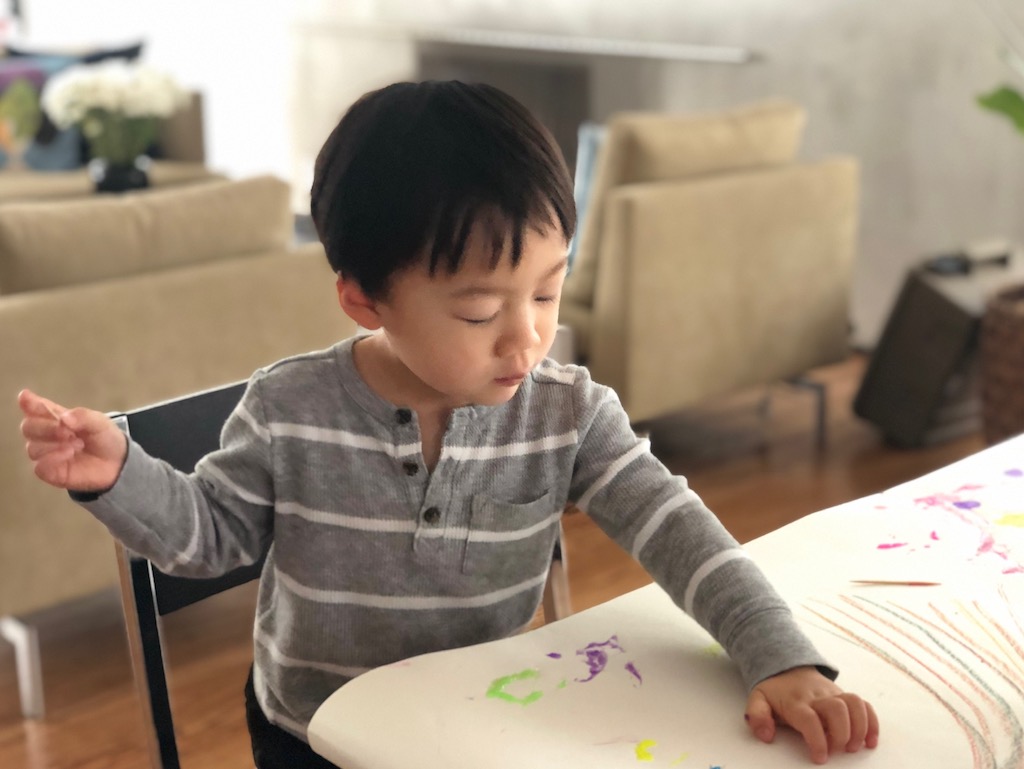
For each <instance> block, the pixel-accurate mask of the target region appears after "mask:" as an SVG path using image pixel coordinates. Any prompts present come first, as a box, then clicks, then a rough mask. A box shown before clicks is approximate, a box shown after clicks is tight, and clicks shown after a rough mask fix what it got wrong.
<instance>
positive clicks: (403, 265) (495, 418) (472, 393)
mask: <svg viewBox="0 0 1024 769" xmlns="http://www.w3.org/2000/svg"><path fill="white" fill-rule="evenodd" d="M312 214H313V219H314V222H315V224H316V227H317V231H318V234H319V236H320V240H321V241H322V243H323V245H324V247H325V249H326V253H327V258H328V260H329V261H330V263H331V266H332V267H333V268H334V270H335V272H336V273H337V275H338V297H339V302H340V304H341V307H342V309H343V310H344V311H345V312H346V313H347V314H348V315H349V316H350V317H351V318H353V319H354V320H355V321H357V322H358V323H359V324H360V325H361V326H362V327H364V328H367V329H370V330H380V331H381V333H379V334H374V335H370V336H360V337H357V338H355V339H348V340H345V341H343V342H340V343H339V344H337V345H335V346H334V347H332V348H331V349H328V350H324V351H320V352H314V353H310V354H307V355H302V356H297V357H294V358H289V359H286V360H284V361H280V362H278V363H276V364H274V365H271V366H268V367H267V368H265V369H261V370H260V371H257V372H256V373H255V374H254V375H253V377H252V379H251V380H250V382H249V386H248V388H247V391H246V393H245V395H244V396H243V398H242V401H241V403H240V405H239V406H238V408H237V409H236V410H235V412H234V413H233V414H232V416H231V417H230V419H229V420H228V422H227V424H226V425H225V427H224V431H223V434H222V445H221V448H220V450H219V451H216V452H214V453H213V454H211V455H209V456H207V457H205V458H204V459H203V460H201V461H200V462H199V464H198V465H197V467H196V470H195V472H194V473H193V474H192V475H191V476H185V475H183V474H180V473H177V472H174V471H173V470H171V469H170V468H168V467H167V466H165V465H163V464H162V463H160V462H156V461H154V460H152V459H151V458H149V457H147V456H146V455H145V453H144V452H143V451H142V450H141V449H140V448H139V447H138V446H135V445H129V443H128V442H127V441H126V439H125V437H124V436H123V435H122V433H121V432H120V431H119V430H118V429H117V428H116V427H115V426H114V425H113V424H112V423H111V422H110V420H109V419H107V418H106V417H105V416H104V415H102V414H100V413H98V412H95V411H90V410H87V409H81V408H75V409H70V410H68V409H65V408H63V407H61V406H58V405H56V404H53V403H52V402H49V401H46V400H45V399H43V398H40V397H39V396H37V395H35V394H33V393H30V392H28V391H24V392H22V393H21V395H20V396H19V402H20V405H21V408H22V410H23V411H24V413H25V417H26V418H25V420H24V421H23V423H22V432H23V433H24V435H25V437H26V439H27V441H28V444H27V451H28V455H29V457H30V459H32V460H33V461H34V462H35V472H36V474H37V475H38V476H39V477H40V478H42V479H43V480H44V481H46V482H48V483H51V484H53V485H55V486H58V487H61V488H66V489H69V490H72V496H73V497H75V498H76V499H77V500H78V501H79V502H81V503H82V504H83V505H84V506H85V507H86V508H87V509H88V510H89V511H90V512H92V513H93V514H94V515H95V516H96V517H97V518H99V519H100V520H101V521H102V522H103V523H104V524H106V525H107V527H108V528H109V529H110V530H111V532H112V533H113V534H114V536H116V537H118V538H119V539H121V540H122V541H124V542H125V544H127V545H128V547H130V548H131V549H133V550H135V551H137V552H139V553H141V554H143V555H145V556H146V557H148V558H150V559H152V560H153V561H154V562H156V563H157V565H158V566H159V567H160V568H161V569H163V570H165V571H173V572H176V573H179V574H184V575H196V576H209V575H213V574H217V573H221V572H224V571H227V570H229V569H231V568H234V567H236V566H239V565H241V564H245V563H252V562H254V561H256V560H257V559H258V558H259V557H260V555H261V554H262V553H263V552H265V551H267V550H268V549H269V554H268V556H267V561H266V565H265V567H264V569H263V573H262V576H261V579H260V593H259V604H258V609H257V616H256V621H255V629H254V642H255V662H254V667H253V672H252V674H251V676H250V682H249V685H248V686H247V695H248V697H247V700H248V715H249V728H250V732H251V734H252V741H253V752H254V756H255V758H256V764H257V766H258V767H260V769H271V768H276V767H285V766H326V765H327V764H326V762H324V761H323V760H322V759H319V758H318V757H316V756H314V755H313V754H312V752H311V751H310V750H309V748H308V745H306V743H305V742H304V740H305V730H306V726H307V724H308V721H309V719H310V718H311V716H312V715H313V712H314V711H315V710H316V708H317V707H318V706H319V705H320V703H321V702H323V700H324V699H326V697H327V696H328V695H329V694H330V693H331V692H332V691H334V690H335V689H336V688H337V687H339V686H341V685H342V684H344V683H345V682H346V681H348V680H350V679H351V678H352V677H353V676H355V675H358V674H359V673H361V672H363V671H365V670H367V669H370V668H373V667H376V666H378V665H383V664H387V663H390V662H394V661H395V660H398V659H401V658H405V657H409V656H412V655H415V654H421V653H425V652H430V651H435V650H439V649H445V648H452V647H456V646H464V645H467V644H473V643H479V642H483V641H488V640H492V639H496V638H500V637H503V636H507V635H510V634H512V633H515V632H517V631H518V630H519V629H521V628H522V627H523V626H525V625H526V624H527V623H528V622H529V621H530V619H531V617H532V616H533V613H534V611H535V610H536V608H537V605H538V603H539V600H540V596H541V591H542V588H543V582H544V579H545V576H546V573H547V568H548V564H549V561H550V557H551V551H552V546H553V544H554V541H555V537H556V536H557V532H558V519H559V516H560V514H561V511H562V509H563V508H564V507H565V505H566V503H567V502H569V501H573V502H575V503H576V505H577V506H578V507H580V508H582V509H583V510H585V511H587V512H588V513H589V514H590V515H591V516H592V517H593V518H594V519H595V520H596V521H597V522H598V523H599V524H600V525H601V526H602V528H603V529H604V530H605V531H606V532H608V533H609V534H610V535H611V536H612V537H613V538H615V540H616V541H618V542H619V543H620V544H621V545H622V546H623V547H625V548H626V549H627V550H629V551H631V552H632V553H633V554H634V555H635V556H636V557H637V558H638V559H639V560H640V561H641V562H642V563H643V564H644V566H645V567H646V568H647V569H648V570H649V571H650V572H651V574H652V575H653V576H654V578H655V579H656V580H657V581H658V583H659V584H661V585H662V586H663V587H664V588H665V589H666V590H667V591H668V592H669V593H670V594H671V595H672V596H673V598H674V599H675V600H676V602H677V603H678V604H679V605H680V606H681V607H682V608H684V609H685V610H686V611H687V612H689V613H690V614H692V615H693V616H694V617H695V618H696V619H697V620H698V621H699V622H700V623H701V624H702V625H703V626H704V627H705V628H707V629H708V630H709V631H710V632H711V633H712V635H714V636H715V638H716V639H718V640H719V642H720V643H721V644H722V646H723V647H724V648H725V649H726V651H727V652H728V653H729V654H730V656H731V657H732V658H733V659H734V660H736V662H737V663H738V665H739V668H740V672H741V674H742V675H743V677H744V680H745V681H746V683H747V685H748V688H749V689H750V691H751V693H750V696H749V699H748V702H747V709H746V717H747V719H748V722H749V724H750V727H751V729H752V730H753V731H754V733H755V734H756V735H757V736H758V737H759V738H760V739H762V740H764V741H766V742H770V741H771V740H772V738H773V735H774V731H775V723H776V721H778V722H779V723H785V724H789V725H790V726H792V727H793V728H795V729H797V730H799V731H800V732H801V733H802V734H803V736H804V738H805V740H806V741H807V743H808V745H809V746H810V750H811V757H812V759H813V760H814V761H816V762H819V763H823V762H824V761H826V760H827V758H828V755H829V753H830V752H836V751H840V750H847V751H856V750H859V749H860V748H861V747H862V746H863V745H867V746H868V747H874V746H875V744H876V743H877V739H878V721H877V718H876V717H875V714H874V711H873V710H872V708H871V706H870V705H869V704H868V703H866V702H864V701H863V700H861V699H860V698H859V697H857V696H856V695H853V694H847V693H843V692H842V691H841V690H840V689H839V688H838V687H837V686H836V685H835V684H834V683H832V680H830V679H833V678H835V676H836V672H835V671H834V670H832V669H830V668H829V667H828V666H827V663H826V662H825V661H824V660H823V659H822V658H821V657H820V655H819V654H818V653H817V651H816V650H815V649H814V648H813V647H812V646H811V644H810V643H809V641H808V640H807V639H806V638H805V637H804V635H803V634H802V633H801V632H800V630H799V629H798V628H797V626H796V625H795V624H794V622H793V619H792V617H791V614H790V612H789V610H788V608H787V607H786V605H785V604H784V603H783V602H782V600H781V599H780V598H779V597H778V596H777V595H776V594H775V593H774V591H773V590H772V589H771V588H770V587H769V585H768V584H767V583H766V581H765V579H764V577H763V576H762V575H761V574H760V572H759V571H758V570H757V568H756V567H755V566H754V565H753V564H752V563H751V562H750V561H749V560H748V559H746V558H744V557H743V551H742V550H741V549H740V548H739V546H738V545H737V543H736V542H735V540H733V539H732V538H731V537H730V536H729V535H728V534H727V533H726V532H725V530H724V529H723V527H722V526H721V525H720V524H719V522H718V521H717V519H716V518H715V517H714V516H713V515H712V514H711V513H710V511H708V509H707V508H706V507H705V506H704V505H703V503H702V502H701V501H700V499H699V498H698V497H697V496H696V495H695V494H694V493H693V492H691V491H690V490H689V489H688V487H687V485H686V482H685V480H684V479H682V478H678V477H673V476H672V475H671V474H670V473H669V472H668V471H667V470H666V469H665V468H664V467H663V466H662V465H661V464H660V463H659V462H658V461H657V460H656V459H655V458H654V457H653V456H652V455H651V453H650V452H649V450H648V447H647V444H646V443H645V442H642V441H640V440H638V439H637V438H636V437H635V435H634V433H633V431H632V430H631V429H630V425H629V420H628V418H627V416H626V415H625V413H624V412H623V410H622V408H621V406H620V405H619V402H618V399H617V398H616V397H615V394H614V393H613V392H611V391H610V390H608V389H607V388H605V387H603V386H601V385H598V384H596V383H594V382H593V381H591V380H590V378H589V376H588V373H587V371H586V369H584V368H581V367H577V366H558V365H556V364H554V363H553V362H551V361H549V360H545V356H546V354H547V352H548V349H549V348H550V346H551V343H552V341H553V338H554V334H555V329H556V326H557V319H558V300H559V295H560V291H561V287H562V282H563V280H564V278H565V272H566V259H565V254H566V248H567V244H568V242H569V239H570V238H571V236H572V233H573V230H574V228H575V210H574V208H573V198H572V183H571V180H570V178H569V174H568V172H567V169H566V167H565V164H564V161H563V160H562V158H561V155H560V153H559V152H558V150H557V149H556V147H555V145H554V142H553V140H552V138H551V136H550V134H548V132H547V131H546V130H545V129H544V128H543V127H542V126H541V125H540V124H539V123H538V122H537V121H536V119H535V118H533V117H532V116H531V115H530V114H529V113H528V112H527V111H526V110H525V109H524V108H523V107H522V106H521V105H520V104H518V103H517V102H516V101H514V100H513V99H511V98H510V97H508V96H507V95H505V94H503V93H502V92H500V91H498V90H497V89H494V88H492V87H489V86H484V85H465V84H463V83H459V82H433V83H418V84H414V83H399V84H395V85H392V86H389V87H387V88H384V89H381V90H379V91H375V92H373V93H370V94H367V95H366V96H364V97H363V98H362V99H361V100H360V101H359V102H357V103H356V104H355V105H354V106H353V107H352V108H351V109H350V110H349V111H348V112H347V113H346V115H345V116H344V117H343V118H342V120H341V122H340V123H339V124H338V126H337V127H336V128H335V130H334V131H333V133H332V134H331V136H330V137H329V138H328V140H327V142H326V143H325V145H324V147H323V149H322V151H321V153H320V155H319V157H318V158H317V163H316V170H315V176H314V182H313V189H312ZM256 299H258V298H256ZM283 320H284V319H283Z"/></svg>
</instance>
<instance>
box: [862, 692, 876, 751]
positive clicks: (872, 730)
mask: <svg viewBox="0 0 1024 769" xmlns="http://www.w3.org/2000/svg"><path fill="white" fill-rule="evenodd" d="M864 705H865V707H866V708H867V713H868V731H867V734H866V735H865V737H864V744H865V745H867V746H868V747H869V748H876V747H878V714H877V713H875V709H874V708H873V707H871V703H870V702H865V703H864Z"/></svg>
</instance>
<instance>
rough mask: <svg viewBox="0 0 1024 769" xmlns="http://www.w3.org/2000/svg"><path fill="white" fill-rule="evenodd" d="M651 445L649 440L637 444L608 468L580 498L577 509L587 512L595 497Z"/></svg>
mask: <svg viewBox="0 0 1024 769" xmlns="http://www.w3.org/2000/svg"><path fill="white" fill-rule="evenodd" d="M650 445H651V442H650V441H649V440H642V441H640V442H639V443H637V444H636V446H634V447H633V448H631V449H630V450H629V451H627V452H626V453H625V454H623V455H622V456H621V457H619V458H618V459H616V460H615V461H614V462H612V463H611V464H610V465H609V466H608V467H607V469H605V471H604V472H603V473H601V477H600V478H598V479H597V481H595V482H594V485H592V486H591V487H590V488H589V489H587V491H586V493H584V494H583V496H582V497H580V498H579V500H578V501H577V502H576V507H578V508H579V509H580V510H582V511H583V512H587V505H589V504H590V500H591V499H593V498H594V495H595V494H597V492H599V491H600V490H601V489H603V488H604V487H605V486H607V485H608V484H609V483H611V482H612V481H613V480H614V479H615V476H616V475H618V474H619V473H620V472H622V470H623V469H624V468H625V467H626V466H627V465H629V463H630V462H632V461H633V460H634V459H636V458H637V457H638V456H640V455H641V454H644V453H645V452H646V451H647V449H648V448H649V447H650Z"/></svg>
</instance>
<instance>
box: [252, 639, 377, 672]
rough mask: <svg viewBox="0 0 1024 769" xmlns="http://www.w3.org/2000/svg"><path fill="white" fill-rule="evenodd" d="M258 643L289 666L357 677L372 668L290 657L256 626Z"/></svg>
mask: <svg viewBox="0 0 1024 769" xmlns="http://www.w3.org/2000/svg"><path fill="white" fill-rule="evenodd" d="M254 638H255V641H256V643H258V644H260V645H261V646H263V648H264V649H266V650H267V653H268V654H270V657H271V659H273V660H274V662H276V663H277V664H278V665H281V666H282V667H288V668H309V669H311V670H322V671H324V672H325V673H333V674H335V675H339V676H342V677H344V678H355V677H356V676H359V675H362V674H363V673H365V672H367V671H368V670H370V669H371V668H360V667H351V666H346V665H334V664H332V663H330V662H313V661H311V660H300V659H296V658H295V657H289V656H288V655H287V654H285V653H284V652H283V651H281V650H280V649H279V648H278V647H277V644H275V643H274V639H273V638H271V637H270V636H269V635H267V633H265V632H263V629H262V628H260V627H258V626H257V628H256V633H255V636H254Z"/></svg>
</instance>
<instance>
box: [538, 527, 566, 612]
mask: <svg viewBox="0 0 1024 769" xmlns="http://www.w3.org/2000/svg"><path fill="white" fill-rule="evenodd" d="M571 614H572V602H571V600H570V597H569V573H568V571H566V561H565V550H564V548H563V547H562V532H561V529H559V532H558V541H557V542H556V543H555V550H554V554H553V555H552V558H551V568H550V569H549V570H548V581H547V584H545V586H544V621H545V622H553V621H554V620H558V619H565V618H566V617H568V616H570V615H571Z"/></svg>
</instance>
